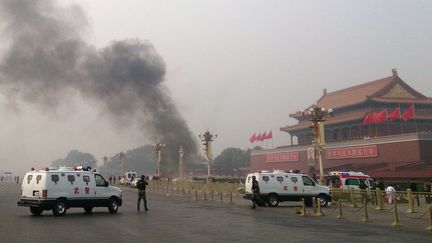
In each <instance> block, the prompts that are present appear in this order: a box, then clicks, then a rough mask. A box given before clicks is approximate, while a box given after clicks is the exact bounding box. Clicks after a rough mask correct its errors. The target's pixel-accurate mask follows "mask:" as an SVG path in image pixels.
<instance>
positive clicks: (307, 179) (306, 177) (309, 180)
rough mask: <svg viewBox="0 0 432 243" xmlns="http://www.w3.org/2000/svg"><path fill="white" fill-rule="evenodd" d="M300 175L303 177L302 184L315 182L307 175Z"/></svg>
mask: <svg viewBox="0 0 432 243" xmlns="http://www.w3.org/2000/svg"><path fill="white" fill-rule="evenodd" d="M302 177H303V185H305V186H315V182H314V181H313V180H312V179H311V178H310V177H309V176H302Z"/></svg>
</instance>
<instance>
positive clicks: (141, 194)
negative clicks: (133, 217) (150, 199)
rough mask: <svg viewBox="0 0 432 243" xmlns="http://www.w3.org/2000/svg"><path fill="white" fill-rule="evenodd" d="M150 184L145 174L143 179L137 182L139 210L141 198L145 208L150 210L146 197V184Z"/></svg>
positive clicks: (138, 208)
mask: <svg viewBox="0 0 432 243" xmlns="http://www.w3.org/2000/svg"><path fill="white" fill-rule="evenodd" d="M147 185H148V183H147V181H146V180H145V176H144V175H142V176H141V179H140V180H139V181H138V182H137V188H138V201H137V210H138V211H140V203H141V199H143V201H144V209H145V211H148V208H147V197H146V191H145V190H146V186H147Z"/></svg>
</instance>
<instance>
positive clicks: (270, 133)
mask: <svg viewBox="0 0 432 243" xmlns="http://www.w3.org/2000/svg"><path fill="white" fill-rule="evenodd" d="M271 138H273V133H272V131H270V132H269V133H267V137H266V139H271Z"/></svg>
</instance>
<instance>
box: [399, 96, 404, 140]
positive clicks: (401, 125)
mask: <svg viewBox="0 0 432 243" xmlns="http://www.w3.org/2000/svg"><path fill="white" fill-rule="evenodd" d="M399 122H400V127H401V131H402V134H404V129H403V123H402V110H401V108H400V103H399Z"/></svg>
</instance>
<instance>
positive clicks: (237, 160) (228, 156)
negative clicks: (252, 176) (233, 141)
mask: <svg viewBox="0 0 432 243" xmlns="http://www.w3.org/2000/svg"><path fill="white" fill-rule="evenodd" d="M250 153H251V150H250V149H248V150H242V149H240V148H226V149H224V150H223V151H222V153H221V154H220V155H218V156H217V157H216V158H215V159H214V161H213V163H214V166H215V167H216V169H219V170H224V171H227V172H232V171H233V170H234V169H239V168H240V167H247V166H249V164H250Z"/></svg>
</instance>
